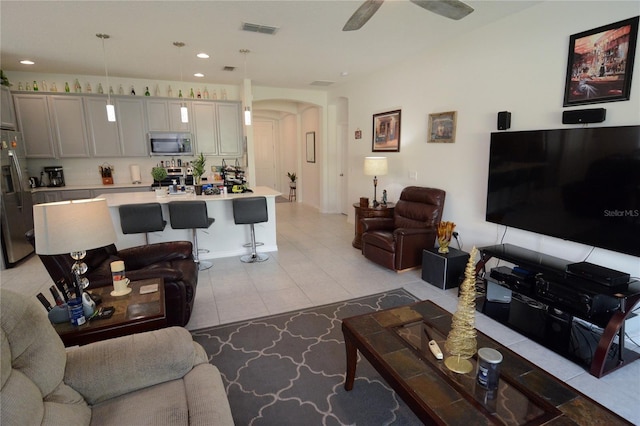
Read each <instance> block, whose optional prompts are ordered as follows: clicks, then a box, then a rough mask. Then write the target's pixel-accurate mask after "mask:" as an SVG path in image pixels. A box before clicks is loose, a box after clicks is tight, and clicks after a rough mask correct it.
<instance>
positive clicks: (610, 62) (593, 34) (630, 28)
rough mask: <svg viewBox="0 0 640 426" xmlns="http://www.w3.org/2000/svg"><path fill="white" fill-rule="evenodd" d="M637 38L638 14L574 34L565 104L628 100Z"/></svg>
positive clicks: (571, 39)
mask: <svg viewBox="0 0 640 426" xmlns="http://www.w3.org/2000/svg"><path fill="white" fill-rule="evenodd" d="M637 39H638V17H637V16H636V17H635V18H631V19H626V20H624V21H620V22H615V23H613V24H609V25H605V26H602V27H598V28H594V29H592V30H589V31H584V32H581V33H578V34H574V35H572V36H571V37H570V38H569V57H568V60H567V77H566V81H565V89H564V106H571V105H581V104H594V103H601V102H615V101H628V100H629V97H630V94H631V76H632V73H633V62H634V59H635V53H636V42H637Z"/></svg>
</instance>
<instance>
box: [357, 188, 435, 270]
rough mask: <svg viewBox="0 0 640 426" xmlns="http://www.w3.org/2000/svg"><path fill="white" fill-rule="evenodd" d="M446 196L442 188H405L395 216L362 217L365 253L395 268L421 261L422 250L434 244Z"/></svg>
mask: <svg viewBox="0 0 640 426" xmlns="http://www.w3.org/2000/svg"><path fill="white" fill-rule="evenodd" d="M444 199H445V192H444V191H443V190H441V189H435V188H425V187H419V186H408V187H406V188H404V189H403V190H402V193H401V194H400V200H398V202H397V203H396V207H395V209H394V211H393V217H391V218H383V217H371V218H363V219H361V221H362V227H363V232H362V254H363V255H364V256H365V257H366V258H367V259H369V260H371V261H373V262H376V263H378V264H380V265H382V266H384V267H386V268H389V269H392V270H395V271H403V270H406V269H412V268H416V267H418V266H420V265H422V250H424V249H426V248H433V247H434V246H435V241H436V238H437V227H438V224H439V223H440V220H441V218H442V209H443V208H444Z"/></svg>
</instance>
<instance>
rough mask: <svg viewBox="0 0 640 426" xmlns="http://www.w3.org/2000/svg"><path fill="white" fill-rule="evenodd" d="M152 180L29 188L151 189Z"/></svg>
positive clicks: (65, 189) (43, 190)
mask: <svg viewBox="0 0 640 426" xmlns="http://www.w3.org/2000/svg"><path fill="white" fill-rule="evenodd" d="M151 184H152V182H146V183H115V184H113V185H103V184H101V183H95V184H87V185H66V186H39V187H37V188H31V193H36V192H49V191H79V190H83V189H93V190H99V189H100V188H103V189H105V190H113V189H119V188H147V189H149V191H151Z"/></svg>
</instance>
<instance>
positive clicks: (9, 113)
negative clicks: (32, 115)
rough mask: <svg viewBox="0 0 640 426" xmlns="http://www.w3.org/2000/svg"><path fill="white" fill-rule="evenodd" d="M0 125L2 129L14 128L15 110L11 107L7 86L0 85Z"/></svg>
mask: <svg viewBox="0 0 640 426" xmlns="http://www.w3.org/2000/svg"><path fill="white" fill-rule="evenodd" d="M0 95H1V96H0V117H1V118H0V127H2V128H3V129H10V130H15V129H16V112H15V109H14V108H13V99H11V92H10V91H9V88H8V87H7V86H0Z"/></svg>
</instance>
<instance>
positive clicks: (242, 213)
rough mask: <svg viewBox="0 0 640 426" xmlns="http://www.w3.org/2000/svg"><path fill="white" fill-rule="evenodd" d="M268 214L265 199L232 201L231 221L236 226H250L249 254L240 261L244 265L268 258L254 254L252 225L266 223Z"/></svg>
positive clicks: (238, 199)
mask: <svg viewBox="0 0 640 426" xmlns="http://www.w3.org/2000/svg"><path fill="white" fill-rule="evenodd" d="M268 220H269V214H268V212H267V199H266V198H265V197H248V198H234V199H233V221H234V222H235V223H236V225H250V226H251V243H250V247H251V254H247V255H244V256H242V257H241V258H240V260H241V261H242V262H244V263H253V262H264V261H265V260H267V259H269V256H268V255H266V254H262V253H260V254H259V253H257V252H256V245H259V244H261V243H256V232H255V227H254V224H256V223H261V222H267V221H268Z"/></svg>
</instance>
